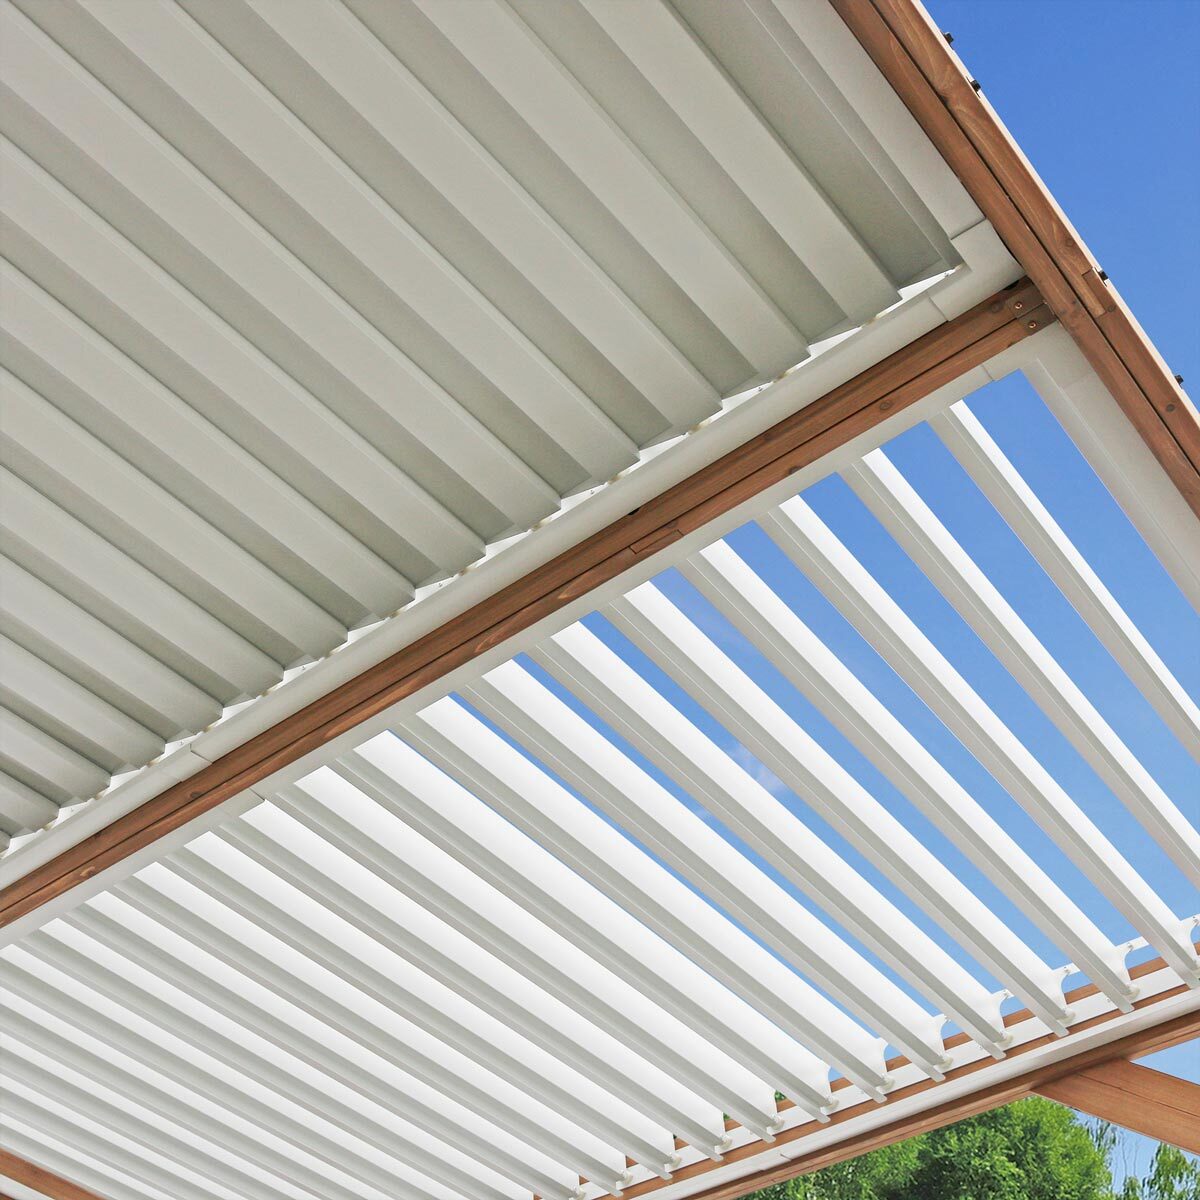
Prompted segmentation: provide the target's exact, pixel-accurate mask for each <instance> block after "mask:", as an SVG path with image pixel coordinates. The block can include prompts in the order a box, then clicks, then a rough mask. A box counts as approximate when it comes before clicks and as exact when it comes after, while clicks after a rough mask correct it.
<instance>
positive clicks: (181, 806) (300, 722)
mask: <svg viewBox="0 0 1200 1200" xmlns="http://www.w3.org/2000/svg"><path fill="white" fill-rule="evenodd" d="M1053 321H1054V317H1053V315H1052V314H1051V313H1050V311H1049V310H1048V309H1047V308H1046V306H1045V305H1044V304H1043V303H1042V298H1041V296H1040V294H1039V293H1038V291H1037V289H1036V288H1035V287H1033V286H1032V285H1031V284H1030V283H1029V281H1028V280H1021V281H1019V282H1018V283H1015V284H1013V285H1011V286H1010V287H1008V288H1005V289H1004V290H1002V291H1001V292H998V293H996V295H994V296H992V297H990V298H989V299H987V300H985V301H983V302H982V303H981V304H978V305H976V306H975V307H974V308H972V309H970V310H968V311H967V312H965V313H963V314H962V315H961V316H959V317H957V318H955V319H954V320H952V321H948V322H946V323H945V324H943V325H940V326H938V327H937V328H936V329H934V330H932V331H930V332H929V333H927V334H925V335H924V336H923V337H920V338H918V339H916V340H915V341H913V342H911V343H910V344H909V345H907V346H905V347H903V348H902V349H900V350H898V351H897V352H896V353H894V354H892V355H890V356H889V357H887V358H885V359H884V360H883V361H882V362H880V363H877V364H876V365H875V366H873V367H871V368H869V369H868V370H866V371H863V372H862V373H861V374H859V375H857V376H856V377H855V378H853V379H851V380H849V381H848V382H847V383H844V384H842V385H841V386H840V387H837V388H835V389H834V390H833V391H831V392H829V393H827V394H826V395H825V396H823V397H821V398H820V399H819V400H816V401H814V402H813V403H812V404H809V405H806V406H805V407H804V408H802V409H800V410H799V411H798V412H795V413H793V414H791V415H790V416H788V417H786V418H784V419H783V420H782V421H780V422H779V423H778V424H776V425H773V426H772V427H771V428H770V429H768V430H766V431H765V432H763V433H761V434H759V435H758V436H757V437H754V438H751V439H750V440H749V441H747V442H744V443H743V444H742V445H741V446H738V447H736V448H735V449H734V450H731V451H730V452H729V453H728V454H726V455H724V456H723V457H721V458H719V459H717V460H716V461H715V462H713V463H710V464H709V465H708V466H707V467H704V468H702V469H701V470H699V471H697V472H696V473H695V474H693V475H691V476H689V477H688V478H687V479H684V480H682V481H681V482H680V483H678V484H676V485H675V486H674V487H672V488H669V489H668V490H667V491H665V492H663V493H662V494H661V495H659V496H658V497H656V498H655V499H654V500H653V501H651V502H649V503H647V504H644V505H642V506H641V507H640V508H638V509H635V510H634V511H633V512H631V513H628V514H627V515H626V516H624V517H621V518H620V519H618V520H617V521H614V522H613V523H612V524H611V525H609V526H607V527H606V528H604V529H602V530H600V531H599V532H597V533H596V534H594V535H593V536H591V537H590V538H587V539H585V540H584V541H582V542H580V543H579V544H577V545H576V546H573V547H571V548H570V549H568V550H566V551H564V552H563V553H562V554H560V555H558V556H557V557H556V558H554V559H551V560H550V561H549V562H547V563H545V564H543V565H542V566H540V567H538V568H537V569H536V570H534V571H532V572H530V573H529V574H527V575H525V576H524V577H523V578H521V579H518V580H516V581H515V582H514V583H512V584H510V585H509V586H508V587H506V588H503V589H501V590H500V591H498V592H497V593H496V594H495V595H493V596H490V597H488V598H487V599H486V600H484V601H481V602H480V603H479V604H477V605H476V606H475V607H474V608H471V609H468V610H467V611H466V612H464V613H462V614H460V615H459V616H457V617H455V618H454V619H453V620H451V621H448V622H447V623H446V624H444V625H442V626H440V627H439V628H438V629H435V630H433V631H432V632H430V633H429V634H427V635H426V636H424V637H422V638H419V639H418V640H416V641H415V642H413V643H412V644H410V645H409V646H406V647H405V648H404V649H403V650H401V651H399V652H398V653H396V654H394V655H392V656H391V657H390V658H387V659H385V660H384V661H383V662H381V663H378V664H376V665H375V666H373V667H371V668H369V669H368V670H366V671H364V672H363V673H362V674H360V675H358V676H356V677H355V678H354V679H351V680H349V681H347V682H346V683H344V684H342V685H341V686H340V687H337V688H335V689H333V690H332V691H331V692H329V693H327V694H326V695H325V696H322V697H321V698H320V699H318V700H315V701H314V702H313V703H311V704H310V705H308V706H307V707H306V708H303V709H301V710H300V711H299V712H296V713H293V714H292V715H291V716H289V717H287V718H286V719H284V720H282V721H280V722H279V723H278V724H276V725H274V726H272V727H271V728H270V729H267V730H265V731H264V732H263V733H260V734H258V735H257V736H256V737H253V738H251V739H249V740H248V741H247V742H245V743H244V744H243V745H241V746H238V747H237V748H236V749H234V750H231V751H230V752H229V753H228V754H225V755H223V756H222V757H221V758H218V759H217V760H215V761H214V762H213V763H212V764H211V765H210V766H207V767H203V768H202V769H201V770H200V771H198V772H197V773H196V774H195V775H193V776H192V777H191V778H189V779H185V780H183V781H182V782H180V783H178V784H175V785H174V786H172V787H169V788H167V789H166V790H164V791H163V792H161V793H159V795H157V796H154V797H152V798H151V799H150V800H148V801H146V802H145V803H144V804H142V805H141V806H140V807H138V808H136V809H134V810H133V811H132V812H129V813H127V814H125V815H124V816H121V817H119V818H117V819H116V820H115V821H113V822H112V823H111V824H109V825H107V826H106V827H105V828H103V829H101V830H99V831H98V832H97V833H95V834H93V835H92V836H91V837H89V838H86V839H84V840H83V841H81V842H79V843H78V844H77V845H75V846H72V847H70V848H68V849H67V850H65V851H63V852H62V853H61V854H59V855H58V856H57V857H55V858H53V859H51V860H50V861H49V862H47V863H45V864H43V865H42V866H40V867H37V868H35V869H34V870H32V871H30V872H29V873H28V874H26V875H24V876H23V877H22V878H20V879H18V880H16V881H15V882H14V883H12V884H10V885H9V886H8V887H7V888H5V889H4V890H3V891H0V927H3V926H4V925H7V924H9V923H11V922H12V921H14V920H16V919H17V918H18V917H21V916H24V915H25V914H26V913H29V912H31V911H33V910H34V909H36V908H38V907H40V906H41V905H43V904H45V903H47V902H48V901H50V900H52V899H54V898H55V897H57V896H59V895H61V894H63V893H64V892H66V891H68V890H70V889H71V888H72V887H75V886H77V885H78V884H80V883H83V882H84V881H86V880H88V879H90V878H91V877H92V876H93V875H95V874H97V873H98V872H100V871H103V870H104V869H106V868H107V867H111V866H113V865H115V864H116V863H119V862H121V861H122V860H123V859H125V858H128V857H129V856H130V855H131V854H134V853H136V852H137V851H139V850H141V849H142V848H143V847H145V846H148V845H151V844H152V843H153V842H155V841H157V840H158V839H159V838H161V837H163V836H165V835H166V834H168V833H170V832H172V831H173V830H175V829H178V828H179V827H180V826H182V825H184V824H186V823H187V822H188V821H190V820H193V819H194V818H196V817H198V816H201V815H202V814H204V813H206V812H208V811H209V810H211V809H213V808H215V807H216V806H217V805H219V804H221V803H223V802H224V801H226V800H229V799H231V798H232V797H234V796H236V795H238V794H239V793H240V792H242V791H244V790H245V789H246V788H248V787H251V786H253V785H254V784H256V783H259V782H261V781H262V780H264V779H266V778H267V777H268V776H270V775H271V774H273V773H274V772H276V771H278V770H280V769H282V768H283V767H286V766H288V765H289V764H290V763H292V762H295V761H296V760H297V759H299V758H301V757H302V756H303V755H305V754H308V753H310V752H311V751H313V750H316V749H318V748H319V747H321V746H324V745H326V744H327V743H328V742H330V741H332V740H333V739H334V738H336V737H339V736H340V735H341V734H343V733H345V732H346V731H347V730H349V729H353V728H354V727H355V726H356V725H358V724H360V723H361V722H363V721H366V720H368V719H369V718H371V717H373V716H376V715H378V714H379V713H381V712H383V711H385V710H386V709H387V708H389V707H390V706H391V705H393V704H395V703H396V702H397V701H399V700H402V699H404V697H406V696H409V695H411V694H412V693H414V692H416V691H418V690H420V689H421V688H423V687H426V686H427V685H429V684H430V683H433V682H435V681H436V680H438V679H439V678H441V677H442V676H444V675H446V674H448V673H449V672H450V671H452V670H454V669H455V668H457V667H460V666H462V665H463V664H464V663H467V662H470V661H471V660H472V659H473V658H476V657H477V656H479V655H480V654H483V653H484V652H485V651H487V650H490V649H492V648H493V647H495V646H497V645H499V644H500V643H502V642H504V641H505V640H506V639H508V638H510V637H512V636H513V635H514V634H516V633H519V632H521V631H522V630H524V629H527V628H528V627H529V626H531V625H533V624H535V623H536V622H537V621H540V620H541V619H543V618H544V617H546V616H548V615H550V614H552V613H554V612H556V611H558V610H559V609H561V608H563V607H564V606H565V605H567V604H569V603H571V602H572V601H574V600H576V599H578V598H579V597H581V596H584V595H586V594H587V593H588V592H589V591H590V590H592V589H593V588H595V587H597V586H598V585H599V584H602V583H604V582H606V581H607V580H610V579H613V578H615V577H616V576H618V575H620V574H621V572H622V571H624V570H626V569H627V568H629V567H631V566H633V565H634V564H635V563H637V562H638V561H639V560H640V559H642V558H644V557H645V556H646V555H649V554H652V553H654V552H655V551H656V550H658V549H660V548H661V547H663V546H666V545H669V544H670V543H671V542H673V541H676V540H677V539H679V538H681V537H683V536H684V535H685V534H688V533H691V532H693V531H694V530H697V529H700V528H701V527H702V526H704V525H705V524H707V523H708V522H709V521H711V520H713V518H715V517H717V516H720V515H721V514H722V513H726V512H728V511H730V510H731V509H733V508H734V507H736V506H737V505H738V504H740V503H742V502H743V501H745V500H748V499H750V498H752V497H753V496H755V495H757V494H758V493H759V492H761V491H763V490H764V489H766V488H768V487H770V486H772V485H773V484H776V483H778V482H780V481H781V480H783V479H785V478H787V476H788V475H790V474H791V473H792V472H793V471H796V470H798V469H800V468H801V467H804V466H807V465H808V464H810V463H812V462H815V461H816V460H817V459H819V458H821V457H822V456H823V455H825V454H828V453H829V452H830V451H832V450H835V449H837V448H838V447H839V446H841V445H843V444H845V443H846V442H848V441H849V440H850V439H852V438H854V437H857V436H858V435H859V434H861V433H864V432H866V431H867V430H869V429H871V428H873V427H874V426H876V425H879V424H881V423H882V422H884V421H886V420H887V419H888V418H889V417H892V416H894V415H895V414H896V413H898V412H900V411H901V410H903V409H905V408H907V407H908V406H910V405H912V404H914V403H916V402H917V401H918V400H921V399H923V398H924V397H925V396H927V395H929V394H930V393H931V392H933V391H935V390H936V389H937V388H939V387H942V386H944V385H945V384H948V383H950V382H952V381H953V380H954V379H956V378H958V377H959V376H960V375H962V374H963V373H964V372H966V371H968V370H970V369H971V368H973V367H977V366H979V365H980V364H981V363H984V362H987V361H988V360H989V359H991V358H993V357H994V356H995V355H997V354H999V353H1000V352H1001V351H1002V350H1005V349H1007V348H1008V347H1009V346H1012V345H1015V344H1016V343H1017V342H1020V341H1022V340H1023V339H1024V338H1027V337H1029V336H1031V335H1032V334H1033V333H1035V332H1036V331H1037V330H1039V329H1041V328H1044V327H1045V326H1046V325H1049V324H1052V323H1053Z"/></svg>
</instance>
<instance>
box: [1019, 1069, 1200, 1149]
mask: <svg viewBox="0 0 1200 1200" xmlns="http://www.w3.org/2000/svg"><path fill="white" fill-rule="evenodd" d="M1037 1092H1038V1094H1039V1095H1042V1096H1046V1097H1048V1098H1049V1099H1051V1100H1057V1101H1058V1102H1059V1103H1060V1104H1065V1105H1067V1106H1068V1107H1069V1108H1074V1109H1078V1110H1079V1111H1080V1112H1085V1113H1088V1114H1089V1115H1090V1116H1093V1117H1099V1118H1100V1119H1101V1120H1102V1121H1111V1122H1112V1123H1113V1124H1114V1125H1121V1126H1123V1127H1124V1128H1126V1129H1132V1130H1133V1131H1134V1132H1135V1133H1141V1134H1145V1136H1146V1137H1150V1138H1154V1139H1155V1140H1156V1141H1159V1142H1167V1143H1169V1144H1170V1145H1172V1146H1178V1147H1179V1148H1180V1149H1181V1150H1190V1151H1191V1152H1192V1153H1193V1154H1200V1085H1198V1084H1195V1083H1192V1082H1190V1081H1189V1080H1187V1079H1179V1078H1177V1077H1176V1076H1174V1075H1168V1074H1166V1073H1165V1072H1164V1071H1156V1070H1154V1069H1153V1068H1151V1067H1143V1066H1141V1065H1139V1064H1138V1063H1134V1062H1130V1061H1129V1060H1128V1059H1123V1058H1116V1059H1113V1060H1111V1061H1110V1062H1104V1063H1097V1064H1096V1065H1095V1066H1091V1067H1087V1068H1085V1069H1084V1070H1082V1071H1077V1072H1076V1073H1075V1074H1073V1075H1064V1076H1063V1077H1062V1078H1061V1079H1055V1080H1052V1081H1051V1082H1049V1083H1046V1084H1043V1085H1042V1086H1041V1087H1039V1088H1037Z"/></svg>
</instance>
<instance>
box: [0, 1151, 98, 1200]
mask: <svg viewBox="0 0 1200 1200" xmlns="http://www.w3.org/2000/svg"><path fill="white" fill-rule="evenodd" d="M0 1175H4V1176H7V1177H8V1178H9V1179H15V1180H16V1182H17V1183H23V1184H24V1185H25V1186H26V1187H27V1188H32V1189H33V1190H34V1191H35V1192H41V1193H42V1195H43V1196H48V1197H50V1200H107V1198H106V1197H104V1196H101V1195H100V1193H99V1192H93V1191H91V1190H90V1189H89V1188H85V1187H80V1185H79V1184H77V1183H72V1182H71V1181H70V1180H69V1179H64V1178H63V1177H62V1176H61V1175H56V1174H55V1173H54V1172H53V1171H48V1170H46V1168H45V1167H39V1166H38V1165H37V1164H36V1163H31V1162H29V1161H27V1160H26V1159H24V1158H20V1157H18V1156H17V1155H16V1154H13V1153H12V1152H11V1151H9V1150H5V1149H3V1148H0ZM0 1200H5V1198H4V1197H3V1196H2V1195H0Z"/></svg>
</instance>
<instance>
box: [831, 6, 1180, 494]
mask: <svg viewBox="0 0 1200 1200" xmlns="http://www.w3.org/2000/svg"><path fill="white" fill-rule="evenodd" d="M831 3H832V4H833V6H834V8H835V9H836V10H837V12H838V13H839V14H840V16H841V17H842V19H843V20H844V21H845V22H846V24H847V26H848V27H849V28H850V30H851V32H853V33H854V35H855V36H856V37H857V39H858V41H859V42H860V43H861V44H862V46H863V48H864V49H865V50H866V51H867V53H868V54H869V55H870V56H871V58H872V59H873V60H874V62H875V64H876V65H877V66H878V67H879V69H880V71H881V72H882V73H883V75H884V77H885V78H886V79H887V81H888V82H889V83H890V84H891V86H892V87H893V88H894V89H895V91H896V92H897V94H898V95H899V96H900V98H901V99H902V100H903V101H904V103H905V105H906V106H907V107H908V109H909V111H910V112H911V113H912V114H913V116H914V117H915V118H916V120H917V122H918V123H919V124H920V125H921V127H922V128H923V129H924V130H925V133H926V134H927V135H928V137H929V138H930V140H931V141H932V142H933V143H934V145H935V146H936V147H937V148H938V150H939V151H940V152H941V154H942V156H943V157H944V158H945V159H946V161H947V163H948V164H949V165H950V167H951V169H952V170H953V171H954V173H955V174H956V175H957V176H958V178H959V179H960V180H961V181H962V183H963V186H964V187H965V188H966V189H967V191H968V192H969V193H970V194H971V196H972V198H973V199H974V200H975V202H976V204H978V205H979V207H980V210H981V211H982V212H983V213H984V215H985V216H986V217H987V218H988V220H989V221H991V223H992V225H993V227H994V228H995V230H996V232H997V233H998V234H999V235H1000V237H1001V238H1002V239H1003V241H1004V242H1005V244H1006V245H1007V246H1008V248H1009V250H1010V252H1011V253H1012V254H1013V256H1014V257H1015V258H1016V259H1017V261H1018V262H1020V263H1021V265H1022V266H1023V267H1024V269H1025V271H1026V273H1027V274H1028V276H1029V278H1030V279H1031V280H1032V281H1033V282H1034V283H1035V284H1036V285H1037V287H1038V288H1039V290H1040V291H1041V293H1042V295H1043V296H1044V297H1045V300H1046V303H1047V304H1048V305H1049V306H1050V308H1051V309H1052V310H1053V312H1054V313H1055V315H1056V316H1057V317H1058V318H1059V320H1060V321H1062V323H1063V327H1064V328H1065V329H1066V330H1067V331H1068V332H1069V333H1070V334H1071V336H1072V338H1073V339H1074V340H1075V342H1076V344H1077V345H1078V346H1079V348H1080V350H1081V351H1082V353H1083V354H1084V356H1085V357H1086V358H1087V360H1088V362H1089V363H1090V364H1091V366H1092V368H1093V370H1095V372H1096V374H1097V375H1098V376H1099V377H1100V379H1101V380H1102V381H1103V383H1104V384H1105V386H1106V387H1107V388H1108V390H1109V391H1110V392H1111V393H1112V395H1113V397H1114V399H1116V401H1117V403H1118V404H1119V405H1120V406H1121V409H1122V411H1123V412H1124V413H1125V416H1126V417H1127V418H1128V419H1129V421H1130V423H1131V424H1132V425H1133V427H1134V429H1135V430H1136V431H1137V433H1138V434H1139V436H1140V437H1141V438H1142V439H1143V441H1145V443H1146V445H1147V446H1148V447H1149V448H1150V450H1151V452H1152V453H1153V454H1154V456H1155V457H1156V458H1157V459H1158V461H1159V463H1160V464H1161V465H1162V467H1163V469H1164V470H1165V471H1166V472H1167V475H1168V476H1169V477H1170V479H1171V481H1172V482H1173V483H1174V485H1175V486H1176V487H1177V488H1178V489H1179V491H1180V492H1181V494H1182V495H1183V497H1184V499H1185V500H1186V501H1187V503H1188V504H1189V506H1190V507H1191V508H1192V510H1193V512H1195V513H1196V514H1197V515H1198V516H1200V421H1197V419H1196V414H1195V410H1194V409H1193V408H1192V407H1191V406H1190V405H1189V404H1188V403H1187V401H1186V399H1185V397H1184V395H1183V392H1182V390H1181V388H1180V387H1179V384H1178V383H1177V382H1176V380H1175V377H1174V376H1173V374H1172V373H1171V371H1170V370H1169V368H1168V367H1167V365H1166V364H1165V363H1164V362H1163V360H1162V358H1161V357H1160V356H1159V354H1158V352H1157V350H1156V349H1155V348H1154V346H1153V344H1152V343H1151V342H1150V340H1149V339H1148V338H1147V337H1146V335H1145V333H1143V331H1142V330H1141V328H1140V326H1139V325H1138V324H1137V322H1136V321H1135V320H1134V318H1133V316H1132V314H1131V313H1130V312H1129V309H1128V308H1127V307H1126V305H1125V303H1124V301H1123V300H1122V299H1121V297H1120V295H1119V293H1118V292H1117V290H1116V289H1115V288H1114V287H1113V286H1112V285H1111V283H1109V282H1107V281H1106V280H1105V279H1104V278H1103V275H1102V272H1101V270H1100V267H1099V264H1097V263H1096V262H1095V260H1094V259H1093V258H1092V256H1091V254H1090V253H1089V252H1088V250H1087V247H1086V246H1085V245H1084V244H1083V242H1082V240H1081V239H1080V238H1079V236H1078V234H1076V232H1075V230H1074V229H1073V228H1072V227H1071V225H1070V223H1069V222H1068V221H1067V219H1066V217H1065V215H1064V214H1063V212H1062V210H1061V209H1060V208H1059V206H1058V204H1057V202H1056V201H1055V200H1054V198H1053V196H1051V194H1050V192H1049V191H1048V190H1047V188H1046V186H1045V184H1043V183H1042V181H1041V179H1040V178H1038V176H1037V173H1036V172H1035V171H1034V170H1033V168H1032V167H1031V166H1030V164H1029V162H1028V160H1027V159H1026V158H1025V156H1024V155H1023V154H1022V153H1021V151H1020V148H1019V147H1018V146H1017V145H1016V143H1015V142H1014V141H1013V139H1012V137H1011V136H1010V135H1009V133H1008V131H1007V130H1006V129H1005V128H1004V126H1003V125H1002V124H1001V122H1000V120H999V118H998V117H997V116H996V114H995V112H994V111H993V110H992V108H991V106H990V105H989V104H988V103H987V101H986V99H985V98H984V97H983V96H982V95H981V94H980V92H978V91H976V89H975V87H974V86H973V85H972V80H971V78H970V76H969V75H968V74H967V73H966V71H965V70H964V69H963V67H962V64H961V63H960V62H959V60H958V58H957V57H956V56H955V55H954V54H953V53H952V52H951V51H950V49H949V47H948V45H947V44H946V39H945V38H944V36H943V35H942V33H941V32H940V30H939V29H938V28H937V26H936V25H935V24H934V23H933V21H932V19H931V18H930V17H929V14H928V13H927V12H926V11H925V9H924V8H923V7H922V6H921V5H920V4H919V3H917V2H916V0H831Z"/></svg>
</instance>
